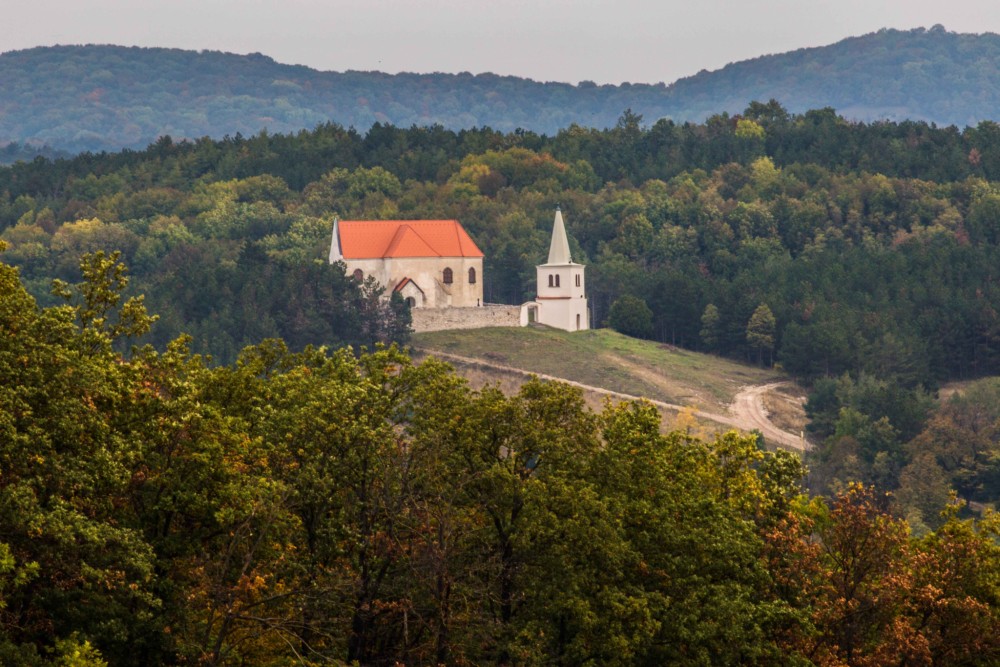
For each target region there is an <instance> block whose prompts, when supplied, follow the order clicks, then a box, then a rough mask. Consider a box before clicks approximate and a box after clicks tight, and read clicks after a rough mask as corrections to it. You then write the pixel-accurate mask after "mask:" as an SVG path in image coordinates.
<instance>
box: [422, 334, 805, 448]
mask: <svg viewBox="0 0 1000 667" xmlns="http://www.w3.org/2000/svg"><path fill="white" fill-rule="evenodd" d="M419 352H420V353H422V354H427V355H431V356H434V357H437V358H438V359H441V360H443V361H455V362H458V363H462V364H471V365H473V366H481V367H484V368H492V369H494V370H498V371H503V372H505V373H514V374H518V375H525V376H532V375H533V376H535V377H537V378H540V379H542V380H554V381H557V382H563V383H565V384H568V385H570V386H571V387H578V388H580V389H583V390H584V391H588V392H592V393H595V394H600V395H603V396H610V397H612V398H618V399H621V400H624V401H638V400H644V401H648V402H650V403H652V404H653V405H655V406H657V407H660V408H665V409H667V410H671V411H674V412H676V411H679V410H684V409H686V408H687V407H688V406H684V405H676V404H674V403H664V402H663V401H654V400H652V399H649V398H644V397H641V396H633V395H631V394H625V393H622V392H619V391H611V390H609V389H604V388H603V387H594V386H591V385H587V384H583V383H581V382H575V381H573V380H567V379H566V378H559V377H554V376H552V375H546V374H544V373H532V372H531V371H526V370H524V369H522V368H514V367H513V366H505V365H503V364H497V363H493V362H490V361H485V360H483V359H475V358H473V357H463V356H461V355H458V354H451V353H449V352H440V351H438V350H426V349H425V350H419ZM783 384H785V383H784V382H772V383H770V384H761V385H752V386H749V387H743V388H742V389H740V391H739V393H738V394H736V396H735V398H734V400H733V403H732V405H730V406H729V414H725V415H722V414H718V413H712V412H702V411H700V410H699V411H696V412H695V413H694V414H695V415H696V416H697V417H699V418H701V419H706V420H708V421H713V422H715V423H717V424H724V425H726V426H732V427H734V428H738V429H740V430H743V431H753V430H755V429H756V430H758V431H760V432H761V433H762V434H763V435H764V439H765V440H767V441H768V442H772V443H775V444H778V445H781V446H782V447H785V448H787V449H794V450H797V451H805V450H806V449H808V448H809V443H807V442H806V441H805V440H803V439H802V438H800V437H799V436H798V435H796V434H794V433H789V432H788V431H783V430H781V429H779V428H778V427H777V426H775V425H774V424H772V423H771V421H770V420H769V419H768V418H767V410H765V409H764V402H763V400H762V397H763V395H764V394H765V393H767V392H768V391H773V390H774V389H776V388H777V387H780V386H781V385H783Z"/></svg>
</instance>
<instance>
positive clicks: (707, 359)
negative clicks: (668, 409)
mask: <svg viewBox="0 0 1000 667" xmlns="http://www.w3.org/2000/svg"><path fill="white" fill-rule="evenodd" d="M412 345H413V347H414V349H415V350H417V351H433V350H439V351H442V352H448V353H451V354H457V355H461V356H466V357H474V358H478V359H482V360H483V361H486V362H491V363H494V364H500V365H504V366H513V367H515V368H520V369H523V370H527V371H532V372H535V373H542V374H545V375H553V376H556V377H561V378H566V379H568V380H574V381H576V382H580V383H583V384H587V385H593V386H596V387H602V388H604V389H609V390H611V391H618V392H623V393H627V394H633V395H637V396H645V397H647V398H652V399H655V400H659V401H664V402H667V403H676V404H680V405H690V406H696V407H697V408H699V409H702V410H708V411H720V410H721V411H724V410H725V408H726V407H727V406H728V405H729V404H730V403H731V402H732V400H733V396H735V394H736V392H737V391H738V390H739V388H740V387H742V386H744V385H748V384H762V383H765V382H773V381H775V380H779V379H783V376H782V375H780V374H779V373H776V372H774V371H770V370H766V369H761V368H757V367H755V366H750V365H745V364H739V363H736V362H733V361H730V360H728V359H722V358H721V357H714V356H711V355H707V354H700V353H698V352H691V351H689V350H682V349H678V348H673V347H670V346H667V345H660V344H658V343H654V342H650V341H643V340H638V339H635V338H629V337H628V336H623V335H621V334H619V333H616V332H614V331H612V330H610V329H595V330H591V331H582V332H576V333H568V332H564V331H557V330H555V329H543V328H523V329H506V328H491V329H474V330H468V331H437V332H432V333H421V334H415V335H414V336H413V339H412Z"/></svg>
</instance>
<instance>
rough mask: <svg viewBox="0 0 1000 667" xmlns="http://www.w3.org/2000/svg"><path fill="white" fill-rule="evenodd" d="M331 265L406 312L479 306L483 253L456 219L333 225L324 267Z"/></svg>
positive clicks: (349, 222)
mask: <svg viewBox="0 0 1000 667" xmlns="http://www.w3.org/2000/svg"><path fill="white" fill-rule="evenodd" d="M337 261H343V262H344V263H345V264H346V265H347V273H348V275H351V274H353V275H354V277H355V278H357V279H358V281H363V280H365V279H366V278H368V277H369V276H371V277H373V278H375V280H376V281H377V282H378V283H379V284H380V285H384V286H385V287H386V289H387V290H389V291H391V292H397V293H399V295H400V296H401V297H403V299H404V300H406V301H407V302H408V303H409V304H410V307H411V308H472V307H476V306H479V305H481V304H482V300H483V282H482V275H483V251H482V250H480V249H479V247H478V246H477V245H476V244H475V242H474V241H473V240H472V238H471V237H470V236H469V234H468V233H467V232H466V231H465V229H464V228H463V227H462V225H460V224H459V223H458V221H457V220H343V221H339V220H334V222H333V238H332V240H331V242H330V263H331V264H333V263H334V262H337Z"/></svg>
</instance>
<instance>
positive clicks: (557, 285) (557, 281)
mask: <svg viewBox="0 0 1000 667" xmlns="http://www.w3.org/2000/svg"><path fill="white" fill-rule="evenodd" d="M556 287H559V276H558V275H557V276H556Z"/></svg>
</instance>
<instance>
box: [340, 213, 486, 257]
mask: <svg viewBox="0 0 1000 667" xmlns="http://www.w3.org/2000/svg"><path fill="white" fill-rule="evenodd" d="M337 224H338V227H339V231H340V251H341V253H342V254H343V256H344V259H376V258H385V257H482V256H483V251H482V250H480V249H479V247H478V246H477V245H476V244H475V242H474V241H473V240H472V238H471V237H470V236H469V234H468V233H467V232H466V231H465V230H464V229H462V225H460V224H459V223H458V220H341V221H340V222H339V223H337Z"/></svg>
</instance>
